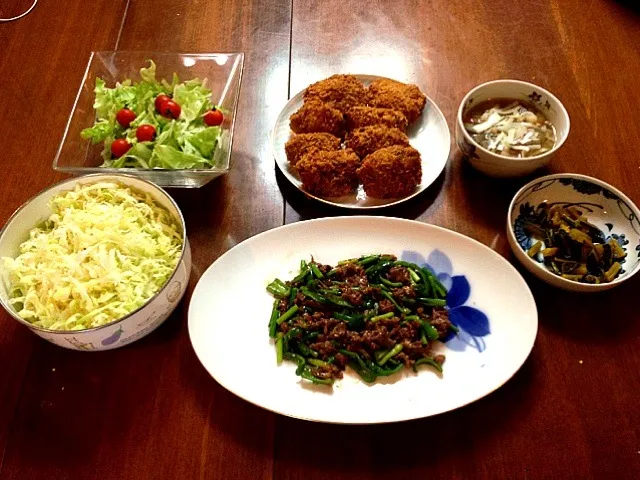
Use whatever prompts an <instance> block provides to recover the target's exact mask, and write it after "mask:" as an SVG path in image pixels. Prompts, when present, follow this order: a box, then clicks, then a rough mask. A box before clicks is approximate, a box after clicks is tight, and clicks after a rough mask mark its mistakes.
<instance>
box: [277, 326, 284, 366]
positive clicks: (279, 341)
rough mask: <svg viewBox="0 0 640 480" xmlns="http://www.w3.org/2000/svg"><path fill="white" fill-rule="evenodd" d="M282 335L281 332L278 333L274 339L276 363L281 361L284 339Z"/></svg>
mask: <svg viewBox="0 0 640 480" xmlns="http://www.w3.org/2000/svg"><path fill="white" fill-rule="evenodd" d="M282 337H283V335H282V333H279V334H278V339H277V340H276V362H277V363H278V365H280V364H281V363H282V355H283V354H284V340H283V338H282Z"/></svg>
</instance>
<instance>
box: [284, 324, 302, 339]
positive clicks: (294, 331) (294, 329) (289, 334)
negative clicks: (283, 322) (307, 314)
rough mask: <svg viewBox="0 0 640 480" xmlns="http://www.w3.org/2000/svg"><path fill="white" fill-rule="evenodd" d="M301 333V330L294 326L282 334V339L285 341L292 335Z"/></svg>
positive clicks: (295, 335)
mask: <svg viewBox="0 0 640 480" xmlns="http://www.w3.org/2000/svg"><path fill="white" fill-rule="evenodd" d="M301 333H302V330H301V329H299V328H298V327H294V328H292V329H291V330H289V331H288V332H287V333H285V335H284V339H285V340H286V341H289V340H291V339H292V338H293V337H297V336H298V335H300V334H301Z"/></svg>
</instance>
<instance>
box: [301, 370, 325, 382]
mask: <svg viewBox="0 0 640 480" xmlns="http://www.w3.org/2000/svg"><path fill="white" fill-rule="evenodd" d="M300 376H301V377H302V378H304V379H305V380H309V381H310V382H313V383H316V384H318V385H333V378H318V377H316V376H315V375H313V374H312V373H311V372H310V370H309V369H308V368H304V369H303V370H302V372H300Z"/></svg>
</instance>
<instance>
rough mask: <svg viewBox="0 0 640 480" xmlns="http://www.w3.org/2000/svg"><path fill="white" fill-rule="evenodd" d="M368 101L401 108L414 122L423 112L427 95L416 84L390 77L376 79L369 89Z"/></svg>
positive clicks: (396, 108)
mask: <svg viewBox="0 0 640 480" xmlns="http://www.w3.org/2000/svg"><path fill="white" fill-rule="evenodd" d="M367 99H368V103H369V105H370V106H372V107H382V108H391V109H393V110H400V111H401V112H402V113H404V115H405V116H406V117H407V120H409V123H412V122H414V121H415V120H416V119H417V118H418V117H419V116H420V114H421V113H422V110H423V109H424V106H425V104H426V103H427V97H426V96H425V95H424V93H422V92H421V91H420V89H419V88H418V87H417V86H415V85H410V84H407V83H402V82H398V81H396V80H391V79H388V78H383V79H380V80H376V81H374V82H373V83H372V84H371V85H369V88H368V90H367Z"/></svg>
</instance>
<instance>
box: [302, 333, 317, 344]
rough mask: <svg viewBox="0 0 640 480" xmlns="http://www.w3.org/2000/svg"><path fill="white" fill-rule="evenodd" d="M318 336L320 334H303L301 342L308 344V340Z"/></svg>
mask: <svg viewBox="0 0 640 480" xmlns="http://www.w3.org/2000/svg"><path fill="white" fill-rule="evenodd" d="M318 335H320V332H309V333H305V334H304V335H303V336H302V341H303V342H308V341H309V340H313V339H314V338H316V337H317V336H318Z"/></svg>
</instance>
